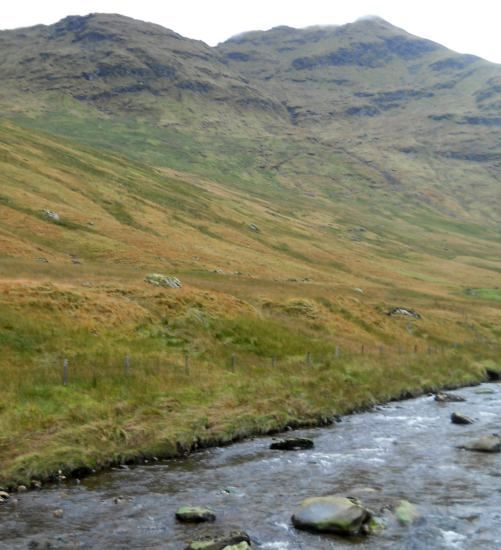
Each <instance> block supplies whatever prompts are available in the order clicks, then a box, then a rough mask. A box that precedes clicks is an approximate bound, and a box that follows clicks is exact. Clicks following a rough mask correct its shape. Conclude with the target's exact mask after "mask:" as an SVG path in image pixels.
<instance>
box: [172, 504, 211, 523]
mask: <svg viewBox="0 0 501 550" xmlns="http://www.w3.org/2000/svg"><path fill="white" fill-rule="evenodd" d="M176 519H177V520H178V521H181V522H183V523H203V522H206V521H216V514H215V513H214V512H213V511H212V510H209V509H208V508H201V507H199V506H182V507H181V508H178V509H177V511H176Z"/></svg>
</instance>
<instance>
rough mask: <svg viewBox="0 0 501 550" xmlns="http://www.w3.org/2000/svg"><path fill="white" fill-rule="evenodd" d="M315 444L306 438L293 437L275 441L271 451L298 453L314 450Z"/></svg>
mask: <svg viewBox="0 0 501 550" xmlns="http://www.w3.org/2000/svg"><path fill="white" fill-rule="evenodd" d="M313 447H314V443H313V441H312V440H311V439H307V438H306V437H291V438H287V439H280V440H279V441H274V442H273V443H272V444H271V445H270V449H275V450H280V451H298V450H300V449H313Z"/></svg>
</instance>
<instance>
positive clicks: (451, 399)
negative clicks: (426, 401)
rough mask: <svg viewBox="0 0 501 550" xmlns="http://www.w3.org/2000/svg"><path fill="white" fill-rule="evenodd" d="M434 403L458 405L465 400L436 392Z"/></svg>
mask: <svg viewBox="0 0 501 550" xmlns="http://www.w3.org/2000/svg"><path fill="white" fill-rule="evenodd" d="M435 401H438V402H439V403H460V402H462V401H466V399H465V398H464V397H461V396H460V395H456V394H454V393H445V392H438V393H436V394H435Z"/></svg>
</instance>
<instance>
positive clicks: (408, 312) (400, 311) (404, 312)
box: [388, 307, 421, 319]
mask: <svg viewBox="0 0 501 550" xmlns="http://www.w3.org/2000/svg"><path fill="white" fill-rule="evenodd" d="M388 315H389V316H390V317H395V316H396V315H401V316H403V317H412V318H413V319H421V315H419V313H417V312H416V311H413V310H412V309H408V308H405V307H394V308H393V309H390V311H388Z"/></svg>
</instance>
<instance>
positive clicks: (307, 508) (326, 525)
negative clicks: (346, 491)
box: [292, 495, 372, 535]
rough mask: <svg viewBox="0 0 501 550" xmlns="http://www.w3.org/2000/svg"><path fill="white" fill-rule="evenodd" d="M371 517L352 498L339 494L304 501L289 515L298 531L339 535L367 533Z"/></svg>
mask: <svg viewBox="0 0 501 550" xmlns="http://www.w3.org/2000/svg"><path fill="white" fill-rule="evenodd" d="M371 519H372V516H371V514H370V512H369V511H368V510H366V509H365V508H364V507H363V506H362V505H361V504H360V502H359V501H358V500H357V499H355V498H347V497H344V496H339V495H332V496H325V497H313V498H307V499H306V500H305V501H303V503H302V505H301V507H300V508H299V509H298V510H297V511H296V512H295V513H294V515H293V516H292V523H293V524H294V527H297V528H298V529H304V530H306V531H316V532H320V533H337V534H340V535H360V534H367V533H368V532H370V523H371Z"/></svg>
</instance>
